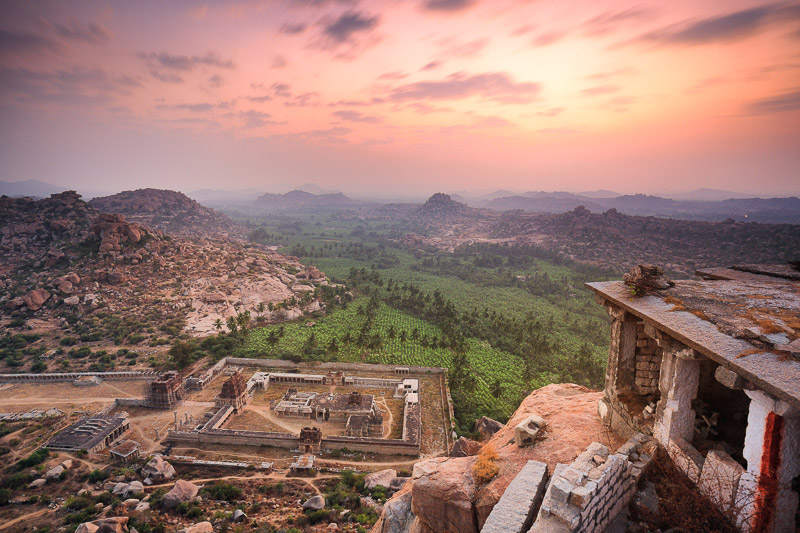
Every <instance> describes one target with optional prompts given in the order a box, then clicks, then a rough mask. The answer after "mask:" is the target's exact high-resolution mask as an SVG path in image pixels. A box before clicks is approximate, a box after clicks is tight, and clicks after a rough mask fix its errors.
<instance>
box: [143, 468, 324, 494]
mask: <svg viewBox="0 0 800 533" xmlns="http://www.w3.org/2000/svg"><path fill="white" fill-rule="evenodd" d="M338 477H339V476H338V474H320V475H318V476H316V477H314V478H304V477H287V476H286V475H284V474H278V473H275V472H270V473H269V474H254V475H249V476H240V475H232V476H218V477H207V478H199V479H192V480H191V481H192V483H194V484H198V483H208V482H210V481H224V480H231V479H238V480H242V481H253V480H258V479H276V480H280V481H300V482H302V483H305V484H306V485H308V486H309V487H311V488H312V489H313V490H314V492H315V493H317V494H319V495H322V492H321V491H320V490H319V487H317V486H316V485H315V484H314V481H316V480H318V479H332V478H338ZM174 484H175V482H174V481H173V482H171V483H162V484H160V485H150V486H149V487H145V491H149V490H153V489H157V488H162V487H165V488H171V487H172V486H173V485H174Z"/></svg>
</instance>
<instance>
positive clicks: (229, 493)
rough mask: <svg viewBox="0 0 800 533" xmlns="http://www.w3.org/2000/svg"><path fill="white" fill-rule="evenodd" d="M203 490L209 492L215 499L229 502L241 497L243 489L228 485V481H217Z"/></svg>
mask: <svg viewBox="0 0 800 533" xmlns="http://www.w3.org/2000/svg"><path fill="white" fill-rule="evenodd" d="M203 492H205V493H206V494H208V495H209V496H210V497H211V498H213V499H215V500H225V501H228V502H231V501H234V500H237V499H239V497H241V495H242V489H240V488H239V487H234V486H233V485H228V484H227V483H215V484H214V485H211V486H209V487H205V488H204V489H203Z"/></svg>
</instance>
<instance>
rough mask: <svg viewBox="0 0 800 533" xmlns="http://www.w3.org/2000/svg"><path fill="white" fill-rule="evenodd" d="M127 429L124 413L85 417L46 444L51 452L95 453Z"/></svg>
mask: <svg viewBox="0 0 800 533" xmlns="http://www.w3.org/2000/svg"><path fill="white" fill-rule="evenodd" d="M129 428H130V421H129V420H128V414H127V413H124V412H121V413H117V414H114V415H97V416H91V417H86V418H83V419H81V420H79V421H78V422H76V423H74V424H72V425H71V426H69V427H67V428H66V429H63V430H61V431H60V432H58V433H57V434H56V436H55V437H53V438H52V439H50V442H48V443H47V447H48V448H50V449H51V450H64V451H68V452H78V451H81V450H83V451H87V452H89V453H97V452H99V451H101V450H104V449H106V448H108V447H109V446H110V445H111V444H112V443H113V442H114V441H116V440H117V439H118V438H120V437H121V436H122V435H124V434H125V432H126V431H128V429H129Z"/></svg>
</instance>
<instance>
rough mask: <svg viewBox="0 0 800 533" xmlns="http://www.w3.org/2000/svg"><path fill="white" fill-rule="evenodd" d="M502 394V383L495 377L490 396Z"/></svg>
mask: <svg viewBox="0 0 800 533" xmlns="http://www.w3.org/2000/svg"><path fill="white" fill-rule="evenodd" d="M502 395H503V385H502V383H500V379H499V378H496V379H495V380H494V383H493V384H492V396H494V397H495V398H500V396H502Z"/></svg>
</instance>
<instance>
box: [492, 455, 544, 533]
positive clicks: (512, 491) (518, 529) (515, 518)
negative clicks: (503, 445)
mask: <svg viewBox="0 0 800 533" xmlns="http://www.w3.org/2000/svg"><path fill="white" fill-rule="evenodd" d="M546 486H547V465H546V464H545V463H541V462H539V461H528V463H527V464H526V465H525V466H524V467H522V470H520V471H519V474H517V475H516V477H515V478H514V480H513V481H512V482H511V484H510V485H509V486H508V488H506V490H505V492H503V496H502V497H501V498H500V501H498V502H497V504H496V505H495V506H494V509H492V512H491V514H490V515H489V517H488V518H487V519H486V523H484V524H483V529H481V533H525V532H526V531H528V528H529V527H530V525H531V521H532V520H533V517H534V515H535V514H536V511H537V510H538V508H539V503H540V502H541V501H542V496H544V490H545V487H546Z"/></svg>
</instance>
